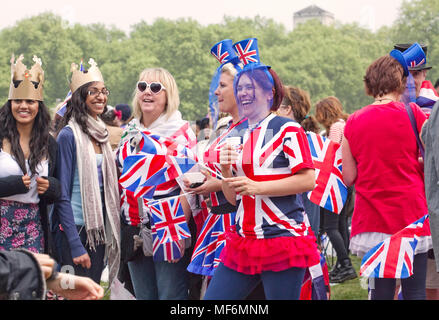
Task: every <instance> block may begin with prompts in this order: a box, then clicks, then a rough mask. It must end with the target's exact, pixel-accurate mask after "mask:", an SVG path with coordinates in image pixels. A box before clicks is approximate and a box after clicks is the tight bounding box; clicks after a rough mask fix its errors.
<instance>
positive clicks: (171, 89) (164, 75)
mask: <svg viewBox="0 0 439 320" xmlns="http://www.w3.org/2000/svg"><path fill="white" fill-rule="evenodd" d="M147 78H153V79H154V80H155V81H159V82H160V83H161V84H162V85H164V86H165V88H166V90H165V93H166V106H165V111H164V114H165V116H166V118H169V117H170V116H171V115H172V114H173V113H174V112H175V111H177V110H178V106H179V105H180V97H179V94H178V87H177V83H176V82H175V79H174V77H173V76H172V75H171V74H170V73H169V71H168V70H166V69H164V68H147V69H144V70H143V71H142V72H141V73H140V75H139V81H145V80H146V79H147ZM137 95H138V90H137V88H135V89H134V93H133V103H132V105H133V118H136V119H139V120H140V121H141V120H142V116H143V114H142V110H141V109H140V105H139V100H138V96H137Z"/></svg>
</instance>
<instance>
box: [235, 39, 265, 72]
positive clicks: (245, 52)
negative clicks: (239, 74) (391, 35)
mask: <svg viewBox="0 0 439 320" xmlns="http://www.w3.org/2000/svg"><path fill="white" fill-rule="evenodd" d="M233 47H234V48H235V51H236V53H237V54H238V57H239V60H241V62H242V63H243V64H244V66H246V65H248V64H249V63H258V62H260V61H259V50H258V40H257V39H256V38H250V39H245V40H242V41H239V42H237V43H235V44H234V45H233Z"/></svg>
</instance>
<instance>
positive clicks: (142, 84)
mask: <svg viewBox="0 0 439 320" xmlns="http://www.w3.org/2000/svg"><path fill="white" fill-rule="evenodd" d="M147 88H149V90H151V92H152V93H154V94H158V93H160V91H162V90H166V88H165V86H164V85H162V84H161V83H160V82H151V83H148V82H146V81H139V82H137V90H139V91H140V92H144V91H145V90H146V89H147Z"/></svg>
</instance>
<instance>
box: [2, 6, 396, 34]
mask: <svg viewBox="0 0 439 320" xmlns="http://www.w3.org/2000/svg"><path fill="white" fill-rule="evenodd" d="M402 2H403V0H385V1H384V0H264V1H260V0H220V1H212V0H119V1H114V0H109V1H108V0H107V1H101V0H94V1H93V0H76V1H63V0H62V1H59V0H32V1H30V0H21V1H17V2H15V1H4V0H2V1H1V2H0V28H4V27H10V26H13V25H14V23H15V22H16V21H17V20H21V19H23V18H28V17H31V16H34V15H37V14H39V13H42V12H45V11H51V12H54V13H55V14H58V15H60V16H62V17H63V18H64V19H65V20H67V21H69V22H71V23H81V24H90V23H96V22H100V23H104V24H106V25H115V26H116V27H118V28H119V29H122V30H124V31H126V32H128V31H129V30H130V26H131V25H133V24H135V23H138V22H140V21H141V20H144V21H146V22H148V23H152V22H153V21H154V19H155V18H157V17H165V18H168V19H177V18H181V17H192V18H193V19H195V20H197V21H199V22H200V23H201V24H203V25H207V24H210V23H219V22H221V21H222V19H223V16H224V15H227V16H234V17H238V16H239V17H254V16H256V15H259V16H262V17H266V18H273V19H275V20H276V21H277V22H280V23H283V24H284V25H285V27H286V28H287V30H291V29H292V24H293V23H292V19H293V14H294V12H296V11H299V10H301V9H303V8H305V7H307V6H309V5H312V4H315V5H317V6H319V7H321V8H322V9H325V10H327V11H330V12H332V13H333V14H334V15H335V18H336V19H337V20H339V21H341V22H342V23H350V22H358V23H360V24H361V25H363V26H366V27H369V28H370V29H372V30H376V29H378V28H379V27H381V26H384V25H388V26H390V25H391V24H392V23H393V22H394V20H395V19H396V17H397V15H398V12H399V8H400V5H401V4H402Z"/></svg>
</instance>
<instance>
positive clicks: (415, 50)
mask: <svg viewBox="0 0 439 320" xmlns="http://www.w3.org/2000/svg"><path fill="white" fill-rule="evenodd" d="M390 56H391V57H393V58H395V59H396V60H398V62H399V63H400V64H401V65H402V67H403V68H404V75H405V76H408V74H409V70H416V69H415V68H419V67H420V66H422V65H425V64H426V62H427V57H426V56H425V53H424V51H423V50H422V47H421V46H420V45H419V43H417V42H416V43H414V44H413V45H411V46H410V47H409V48H408V49H407V50H405V51H404V52H401V51H400V50H398V49H393V50H392V51H391V52H390Z"/></svg>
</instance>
